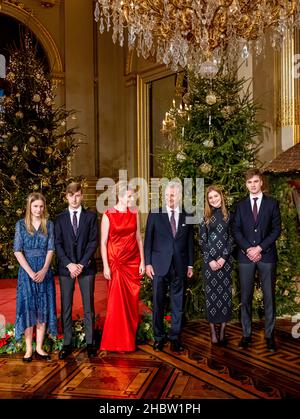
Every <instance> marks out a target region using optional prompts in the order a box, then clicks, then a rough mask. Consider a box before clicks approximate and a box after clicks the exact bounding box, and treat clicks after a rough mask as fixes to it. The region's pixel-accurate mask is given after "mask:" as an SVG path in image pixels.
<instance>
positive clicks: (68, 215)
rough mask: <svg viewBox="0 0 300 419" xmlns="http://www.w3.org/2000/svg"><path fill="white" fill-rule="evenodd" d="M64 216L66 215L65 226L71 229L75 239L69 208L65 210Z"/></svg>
mask: <svg viewBox="0 0 300 419" xmlns="http://www.w3.org/2000/svg"><path fill="white" fill-rule="evenodd" d="M63 216H64V219H63V225H64V227H65V228H66V229H68V230H69V231H70V234H71V235H72V237H73V238H74V239H75V234H74V231H73V226H72V223H71V217H70V211H69V210H68V209H66V210H65V211H64V212H63Z"/></svg>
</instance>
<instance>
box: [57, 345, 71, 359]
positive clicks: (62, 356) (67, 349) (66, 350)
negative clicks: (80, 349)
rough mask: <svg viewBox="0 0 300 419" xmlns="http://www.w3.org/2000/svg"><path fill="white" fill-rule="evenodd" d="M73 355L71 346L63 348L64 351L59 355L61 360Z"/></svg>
mask: <svg viewBox="0 0 300 419" xmlns="http://www.w3.org/2000/svg"><path fill="white" fill-rule="evenodd" d="M71 353H72V347H71V346H63V348H62V350H61V351H60V353H59V356H58V357H59V359H66V358H67V356H69V355H70V354H71Z"/></svg>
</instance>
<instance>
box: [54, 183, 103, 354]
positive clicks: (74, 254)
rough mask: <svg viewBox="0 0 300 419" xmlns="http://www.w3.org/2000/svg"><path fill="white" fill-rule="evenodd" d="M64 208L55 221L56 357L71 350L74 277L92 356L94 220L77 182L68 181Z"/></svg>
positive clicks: (94, 215)
mask: <svg viewBox="0 0 300 419" xmlns="http://www.w3.org/2000/svg"><path fill="white" fill-rule="evenodd" d="M66 199H67V201H68V203H69V207H68V209H66V210H65V211H64V212H62V213H61V214H60V215H59V216H58V217H57V219H56V222H55V248H56V255H57V259H58V274H59V282H60V289H61V315H62V325H63V333H64V346H63V349H62V350H61V351H60V353H59V359H65V358H66V357H67V356H68V355H69V354H70V353H71V352H72V305H73V293H74V287H75V280H76V278H78V282H79V286H80V291H81V297H82V303H83V309H84V326H85V338H86V343H87V354H88V357H89V358H91V357H93V356H95V355H96V348H95V342H94V320H95V311H94V283H95V274H96V262H95V259H94V257H93V255H94V253H95V251H96V249H97V247H98V235H99V230H98V220H97V215H96V213H94V212H92V211H88V210H85V209H84V208H83V207H82V206H81V203H82V200H83V193H82V189H81V185H80V183H76V182H73V183H70V184H69V185H68V186H67V189H66Z"/></svg>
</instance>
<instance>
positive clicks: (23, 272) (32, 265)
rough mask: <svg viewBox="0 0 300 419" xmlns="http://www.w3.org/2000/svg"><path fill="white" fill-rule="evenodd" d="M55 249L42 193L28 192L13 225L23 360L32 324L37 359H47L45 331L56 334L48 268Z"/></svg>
mask: <svg viewBox="0 0 300 419" xmlns="http://www.w3.org/2000/svg"><path fill="white" fill-rule="evenodd" d="M53 252H54V227H53V223H52V222H51V221H47V210H46V201H45V198H44V196H43V195H42V194H40V193H31V194H30V195H29V196H28V198H27V207H26V214H25V218H24V219H22V220H19V221H18V222H17V224H16V232H15V240H14V254H15V257H16V258H17V260H18V262H19V264H20V268H19V273H18V286H17V308H16V323H15V337H16V340H20V339H21V338H22V335H23V333H24V335H25V341H26V353H25V356H24V358H23V361H24V362H31V361H32V337H33V326H36V352H35V357H36V358H37V359H44V360H50V356H49V355H48V354H47V353H46V352H45V351H44V350H43V341H44V336H45V331H46V325H47V326H48V332H49V333H50V334H51V335H52V336H55V335H56V334H57V319H56V305H55V285H54V280H53V274H52V271H51V268H50V263H51V259H52V256H53Z"/></svg>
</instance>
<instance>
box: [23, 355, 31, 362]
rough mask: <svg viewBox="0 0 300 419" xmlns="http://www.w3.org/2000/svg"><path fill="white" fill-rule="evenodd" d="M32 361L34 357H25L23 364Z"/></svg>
mask: <svg viewBox="0 0 300 419" xmlns="http://www.w3.org/2000/svg"><path fill="white" fill-rule="evenodd" d="M31 361H32V356H28V357H27V358H25V356H24V357H23V362H31Z"/></svg>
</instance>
